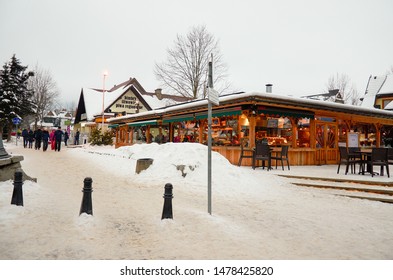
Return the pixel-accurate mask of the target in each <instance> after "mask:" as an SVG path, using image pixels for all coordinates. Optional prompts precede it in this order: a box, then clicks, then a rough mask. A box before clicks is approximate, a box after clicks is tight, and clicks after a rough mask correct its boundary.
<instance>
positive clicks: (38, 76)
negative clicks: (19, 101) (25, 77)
mask: <svg viewBox="0 0 393 280" xmlns="http://www.w3.org/2000/svg"><path fill="white" fill-rule="evenodd" d="M29 88H30V89H32V90H33V91H34V95H33V101H34V103H35V104H36V105H37V109H36V113H35V114H34V116H33V117H34V121H35V127H37V123H38V121H39V120H41V121H42V120H43V119H44V116H45V114H46V113H47V112H48V111H50V110H53V109H54V107H55V106H56V105H57V103H58V99H59V96H60V92H59V90H58V88H57V84H56V82H55V81H54V79H53V78H52V75H51V74H50V72H49V71H48V70H44V69H42V68H40V67H39V66H38V65H36V66H35V70H34V77H32V79H30V80H29Z"/></svg>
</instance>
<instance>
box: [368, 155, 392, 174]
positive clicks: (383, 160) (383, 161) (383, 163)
mask: <svg viewBox="0 0 393 280" xmlns="http://www.w3.org/2000/svg"><path fill="white" fill-rule="evenodd" d="M388 153H389V150H388V149H387V148H373V149H372V152H371V157H370V159H369V160H368V161H367V164H369V166H370V173H371V177H373V176H374V174H377V173H375V172H374V165H377V166H380V167H381V176H383V167H386V173H387V174H388V178H389V177H390V174H389V155H388Z"/></svg>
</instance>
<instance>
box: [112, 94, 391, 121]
mask: <svg viewBox="0 0 393 280" xmlns="http://www.w3.org/2000/svg"><path fill="white" fill-rule="evenodd" d="M219 101H220V105H222V104H223V105H224V104H225V105H236V104H240V103H242V102H246V101H255V102H259V101H263V102H266V103H270V104H271V105H272V106H276V107H280V106H282V105H285V106H292V107H298V108H299V110H328V111H333V112H346V113H348V112H349V113H356V114H359V115H366V116H378V117H382V118H389V119H392V118H393V112H391V111H387V110H380V109H376V108H374V107H371V108H362V107H359V106H355V105H350V104H341V103H335V102H326V101H320V100H314V99H305V98H299V97H291V96H286V95H279V94H274V93H260V92H250V93H244V92H241V93H234V94H228V95H223V96H220V97H219ZM207 104H208V101H207V99H202V100H192V101H189V102H185V103H181V104H176V105H173V106H168V107H165V108H160V109H156V110H151V111H148V112H141V113H138V114H133V115H125V116H121V117H117V118H110V119H109V120H108V121H109V122H112V123H121V122H124V121H126V120H138V119H151V118H157V117H162V116H164V115H170V114H186V112H187V111H192V110H197V109H203V110H207Z"/></svg>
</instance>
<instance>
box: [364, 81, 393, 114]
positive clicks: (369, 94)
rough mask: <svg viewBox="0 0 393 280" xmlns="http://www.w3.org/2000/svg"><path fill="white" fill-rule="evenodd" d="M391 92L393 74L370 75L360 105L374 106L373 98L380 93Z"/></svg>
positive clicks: (392, 88) (386, 93)
mask: <svg viewBox="0 0 393 280" xmlns="http://www.w3.org/2000/svg"><path fill="white" fill-rule="evenodd" d="M388 94H393V75H382V76H370V77H369V79H368V83H367V88H366V92H365V93H364V97H363V101H362V104H361V105H360V106H361V107H364V108H374V105H375V99H376V98H377V96H378V97H380V96H381V95H388Z"/></svg>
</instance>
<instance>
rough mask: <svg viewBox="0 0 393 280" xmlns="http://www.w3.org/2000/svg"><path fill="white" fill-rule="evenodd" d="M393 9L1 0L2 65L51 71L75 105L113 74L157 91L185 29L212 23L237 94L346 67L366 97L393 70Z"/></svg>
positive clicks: (357, 1) (383, 0) (322, 84)
mask: <svg viewBox="0 0 393 280" xmlns="http://www.w3.org/2000/svg"><path fill="white" fill-rule="evenodd" d="M392 12H393V1H392V0H373V1H364V0H351V1H350V0H328V1H317V0H314V1H313V0H298V1H295V0H282V1H280V0H277V1H272V0H269V1H265V0H242V1H240V0H237V1H233V0H225V1H223V0H222V1H213V0H198V1H188V0H166V1H161V0H143V1H142V0H141V1H132V0H108V1H106V0H105V1H104V0H67V1H64V0H34V1H31V0H0V38H1V39H0V40H1V43H0V63H1V67H2V65H4V63H5V62H6V61H8V60H9V59H10V58H11V57H12V55H13V54H16V56H17V58H19V59H20V60H21V62H22V64H23V65H28V66H29V67H30V68H34V66H35V65H36V64H38V65H39V66H40V67H42V68H44V69H48V70H50V72H51V74H52V76H53V78H54V80H55V81H56V82H57V85H58V87H59V89H60V91H61V95H62V99H63V100H65V101H66V102H72V101H74V102H75V103H76V102H77V101H78V98H79V94H80V91H81V88H82V87H98V88H101V87H102V86H103V78H102V73H103V71H104V70H107V71H108V72H109V76H108V77H107V79H106V85H107V86H106V87H111V86H113V85H114V84H119V83H120V82H122V81H125V80H126V79H128V78H130V77H135V78H136V79H137V80H138V81H139V82H140V83H141V84H142V86H143V87H144V88H145V89H146V90H147V91H154V89H156V88H158V87H160V83H159V81H158V80H156V78H155V76H154V64H155V63H156V62H162V61H165V59H166V49H167V48H168V47H172V46H173V42H174V40H175V38H176V35H177V34H181V35H185V34H186V33H187V32H188V31H189V30H190V28H191V27H193V26H197V25H205V26H206V28H207V30H208V31H209V32H210V33H211V34H213V35H214V36H215V38H216V39H218V40H219V43H220V49H221V53H222V55H223V59H224V61H225V62H226V63H227V65H228V69H229V81H230V82H231V84H232V85H233V87H234V89H236V90H241V91H246V92H250V91H265V84H266V83H272V84H273V92H275V93H279V94H285V95H294V96H301V95H308V94H316V93H321V92H324V90H325V89H326V84H327V81H328V78H329V77H330V76H332V75H334V74H336V73H339V74H346V75H348V76H349V78H350V79H351V81H352V82H353V84H354V85H355V86H356V88H357V90H358V91H359V92H361V93H364V90H365V88H366V85H367V81H368V77H369V76H370V75H382V74H386V72H387V71H388V70H389V69H390V68H391V67H392V66H393V36H392V28H393V16H392Z"/></svg>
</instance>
